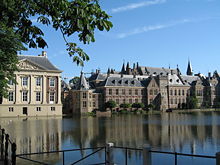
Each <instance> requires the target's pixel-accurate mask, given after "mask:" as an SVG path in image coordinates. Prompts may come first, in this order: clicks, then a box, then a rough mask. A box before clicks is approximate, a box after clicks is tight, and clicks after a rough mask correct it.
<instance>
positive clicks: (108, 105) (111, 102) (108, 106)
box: [105, 100, 117, 109]
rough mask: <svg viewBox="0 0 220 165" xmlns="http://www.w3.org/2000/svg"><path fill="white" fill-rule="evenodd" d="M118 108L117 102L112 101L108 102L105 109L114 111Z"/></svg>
mask: <svg viewBox="0 0 220 165" xmlns="http://www.w3.org/2000/svg"><path fill="white" fill-rule="evenodd" d="M116 106H117V104H116V102H115V101H113V100H110V101H108V102H106V103H105V108H110V109H113V108H115V107H116Z"/></svg>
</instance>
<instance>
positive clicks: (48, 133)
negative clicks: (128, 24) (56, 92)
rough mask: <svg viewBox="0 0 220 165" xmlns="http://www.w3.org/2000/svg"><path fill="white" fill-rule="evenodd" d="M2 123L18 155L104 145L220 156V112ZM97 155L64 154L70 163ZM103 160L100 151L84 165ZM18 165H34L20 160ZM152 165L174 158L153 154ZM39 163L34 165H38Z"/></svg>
mask: <svg viewBox="0 0 220 165" xmlns="http://www.w3.org/2000/svg"><path fill="white" fill-rule="evenodd" d="M0 124H1V126H2V127H3V128H5V130H6V133H8V134H9V135H10V136H11V137H12V140H13V141H15V142H16V144H17V153H19V154H20V153H31V152H32V153H33V152H45V151H54V150H63V149H74V148H86V147H99V146H105V144H106V143H108V142H112V143H114V145H115V146H124V147H134V148H142V147H143V145H145V144H149V145H150V146H151V147H152V149H153V150H160V151H175V152H181V153H188V154H202V155H212V156H214V155H215V154H216V152H218V151H220V131H219V130H220V112H193V113H161V114H148V115H140V114H139V115H135V114H125V115H113V116H111V117H91V116H81V117H79V116H76V117H72V118H46V117H45V118H1V119H0ZM92 151H94V150H88V151H87V150H86V151H74V152H73V151H72V152H67V153H65V156H64V158H65V164H71V163H73V162H74V161H77V160H78V159H80V158H81V157H83V156H86V155H87V154H89V153H91V152H92ZM124 155H125V151H124V150H122V149H114V162H115V163H116V164H124V163H125V157H124ZM29 158H31V159H34V160H41V161H44V162H47V163H50V164H62V158H63V155H62V153H53V154H43V155H34V156H30V157H29ZM103 161H104V152H97V153H96V154H94V155H93V156H91V157H89V158H88V159H85V160H84V161H82V162H81V163H79V164H94V163H100V162H103ZM17 162H18V164H31V163H30V162H28V161H25V160H22V159H20V158H17ZM152 162H153V165H159V164H163V165H164V164H174V156H173V155H165V154H157V153H153V154H152ZM33 164H34V163H33ZM128 164H142V153H141V152H139V151H129V152H128ZM183 164H188V165H189V164H204V165H207V164H213V165H214V164H215V159H208V158H195V157H184V156H178V165H183Z"/></svg>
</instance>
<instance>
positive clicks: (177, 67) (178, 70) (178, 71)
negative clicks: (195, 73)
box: [176, 64, 181, 75]
mask: <svg viewBox="0 0 220 165" xmlns="http://www.w3.org/2000/svg"><path fill="white" fill-rule="evenodd" d="M176 70H177V74H178V75H181V72H180V69H179V65H178V64H177V66H176Z"/></svg>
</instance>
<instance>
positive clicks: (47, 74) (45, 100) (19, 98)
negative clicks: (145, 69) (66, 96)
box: [0, 51, 62, 117]
mask: <svg viewBox="0 0 220 165" xmlns="http://www.w3.org/2000/svg"><path fill="white" fill-rule="evenodd" d="M18 59H19V63H18V68H19V71H16V72H15V75H16V81H17V84H13V83H12V82H11V81H9V86H10V89H9V95H8V98H3V99H2V103H1V104H0V117H9V116H11V117H12V116H54V115H55V116H57V115H59V116H60V115H62V104H61V78H60V77H61V72H62V71H61V70H59V69H57V68H56V67H55V66H54V65H53V64H51V63H50V61H49V60H48V58H47V54H46V52H45V51H43V52H42V54H41V55H38V56H29V55H28V56H27V55H19V56H18Z"/></svg>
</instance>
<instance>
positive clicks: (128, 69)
mask: <svg viewBox="0 0 220 165" xmlns="http://www.w3.org/2000/svg"><path fill="white" fill-rule="evenodd" d="M129 73H130V66H129V62H128V63H127V66H126V74H129Z"/></svg>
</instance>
